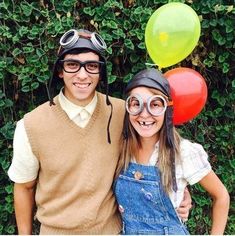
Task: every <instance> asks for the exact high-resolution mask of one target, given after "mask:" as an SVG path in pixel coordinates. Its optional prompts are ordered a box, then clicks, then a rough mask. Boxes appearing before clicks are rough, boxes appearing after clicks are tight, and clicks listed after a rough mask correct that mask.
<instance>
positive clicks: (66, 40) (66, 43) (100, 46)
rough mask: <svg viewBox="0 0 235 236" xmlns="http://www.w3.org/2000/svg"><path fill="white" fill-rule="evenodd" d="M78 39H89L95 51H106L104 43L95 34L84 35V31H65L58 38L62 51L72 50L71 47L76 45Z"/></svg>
mask: <svg viewBox="0 0 235 236" xmlns="http://www.w3.org/2000/svg"><path fill="white" fill-rule="evenodd" d="M79 38H85V39H89V40H90V41H91V42H92V44H93V46H94V47H95V48H96V49H97V51H99V52H101V53H102V52H103V51H105V50H106V49H107V45H106V43H105V41H104V40H103V38H102V37H101V36H100V35H99V34H97V33H96V32H92V33H86V32H84V31H77V30H75V29H71V30H69V31H67V32H66V33H65V34H64V35H63V36H62V37H61V38H60V45H61V47H62V48H64V49H70V48H73V46H74V45H75V44H76V43H77V41H78V40H79Z"/></svg>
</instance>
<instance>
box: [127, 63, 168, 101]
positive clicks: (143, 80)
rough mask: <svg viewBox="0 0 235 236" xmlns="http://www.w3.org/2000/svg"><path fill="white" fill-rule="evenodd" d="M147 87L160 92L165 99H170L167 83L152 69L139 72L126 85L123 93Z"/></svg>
mask: <svg viewBox="0 0 235 236" xmlns="http://www.w3.org/2000/svg"><path fill="white" fill-rule="evenodd" d="M140 86H144V87H148V88H153V89H157V90H159V91H161V92H162V93H164V94H165V95H166V96H167V97H170V85H169V82H168V81H167V80H166V79H165V78H164V77H163V75H162V73H161V72H160V71H158V70H156V69H154V68H151V69H146V70H143V71H140V72H139V73H138V74H136V75H135V76H134V77H133V79H132V80H130V81H129V83H128V84H127V87H126V90H125V93H128V92H129V91H130V90H132V89H133V88H136V87H140Z"/></svg>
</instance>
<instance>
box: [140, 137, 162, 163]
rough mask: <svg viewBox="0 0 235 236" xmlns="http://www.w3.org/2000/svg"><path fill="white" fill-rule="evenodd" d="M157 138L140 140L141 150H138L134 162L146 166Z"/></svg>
mask: <svg viewBox="0 0 235 236" xmlns="http://www.w3.org/2000/svg"><path fill="white" fill-rule="evenodd" d="M158 139H159V138H158V137H157V138H153V137H151V138H141V145H142V148H140V149H139V151H138V155H137V157H136V162H138V163H140V164H143V165H147V164H148V163H149V160H150V157H151V155H152V153H153V151H154V149H155V144H156V143H157V141H158Z"/></svg>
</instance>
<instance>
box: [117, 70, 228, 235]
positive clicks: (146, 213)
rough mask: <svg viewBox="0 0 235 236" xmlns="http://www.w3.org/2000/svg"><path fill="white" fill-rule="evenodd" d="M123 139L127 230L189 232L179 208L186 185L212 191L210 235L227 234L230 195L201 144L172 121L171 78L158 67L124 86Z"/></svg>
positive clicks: (120, 173) (121, 197) (121, 187)
mask: <svg viewBox="0 0 235 236" xmlns="http://www.w3.org/2000/svg"><path fill="white" fill-rule="evenodd" d="M126 93H127V96H128V98H127V99H126V115H125V123H124V143H123V147H122V155H121V158H120V163H119V166H118V169H117V176H116V180H115V185H114V191H115V195H116V198H117V202H118V204H119V211H120V212H121V215H122V219H123V233H124V234H180V235H181V234H189V233H188V231H187V229H186V227H185V225H184V224H183V222H182V221H181V220H180V218H179V217H178V215H177V211H176V209H177V208H178V207H179V204H180V202H181V200H182V198H183V192H184V189H185V187H186V186H187V184H188V183H189V184H190V185H192V184H195V183H198V182H199V183H200V184H201V186H202V187H203V188H204V189H205V190H206V191H207V192H208V193H209V194H210V195H211V197H212V199H213V207H212V229H211V234H223V232H224V229H225V226H226V221H227V216H228V210H229V195H228V192H227V190H226V188H225V187H224V185H223V184H222V182H221V181H220V180H219V178H218V177H217V176H216V174H215V173H214V172H213V170H212V169H211V165H210V164H209V162H208V160H207V157H208V156H207V154H206V152H205V151H204V149H203V148H202V146H201V145H200V144H197V143H192V142H190V141H189V140H186V139H183V138H181V137H180V135H179V133H178V132H177V131H176V129H175V128H174V126H173V119H172V115H173V106H174V104H173V102H172V100H171V97H170V87H169V83H168V81H167V80H166V79H165V78H164V77H163V75H162V74H161V73H160V72H159V71H157V70H156V69H146V70H143V71H141V72H139V73H138V74H137V75H135V76H134V78H133V79H132V80H131V81H130V82H129V84H128V85H127V88H126Z"/></svg>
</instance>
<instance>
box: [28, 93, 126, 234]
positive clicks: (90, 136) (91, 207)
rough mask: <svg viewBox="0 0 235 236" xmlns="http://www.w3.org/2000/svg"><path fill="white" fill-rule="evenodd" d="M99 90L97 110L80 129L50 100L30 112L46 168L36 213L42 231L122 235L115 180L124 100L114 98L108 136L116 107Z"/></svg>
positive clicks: (36, 148) (35, 146)
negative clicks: (115, 195)
mask: <svg viewBox="0 0 235 236" xmlns="http://www.w3.org/2000/svg"><path fill="white" fill-rule="evenodd" d="M97 94H98V101H97V106H96V108H95V111H94V113H93V115H92V117H91V118H90V121H89V123H88V124H87V125H86V127H85V128H80V127H79V126H77V125H76V124H75V123H74V122H73V121H72V120H70V119H69V117H68V116H67V114H66V113H65V112H64V111H63V110H62V108H61V106H60V104H59V102H58V97H56V98H55V99H54V100H55V103H56V105H54V106H49V103H48V102H47V103H44V104H42V105H40V106H39V107H37V108H36V109H34V110H33V111H31V112H29V113H28V114H26V115H25V117H24V124H25V129H26V133H27V136H28V138H29V142H30V145H31V148H32V151H33V153H34V155H35V156H36V157H37V159H38V160H39V164H40V169H39V173H38V182H37V188H36V196H35V199H36V205H37V213H36V217H37V218H38V220H39V221H40V222H41V232H40V233H42V234H117V233H119V232H120V231H121V221H120V216H119V213H118V211H117V207H116V202H115V198H114V195H113V191H112V182H113V178H114V173H115V169H116V166H117V162H118V157H119V153H120V141H121V140H120V138H121V132H122V126H123V118H124V110H125V109H124V102H123V101H122V100H121V99H117V98H112V97H110V101H111V103H112V104H113V115H112V120H111V124H110V135H111V144H109V143H108V141H107V124H108V119H109V115H110V106H107V105H106V103H105V96H104V95H103V94H101V93H97Z"/></svg>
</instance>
